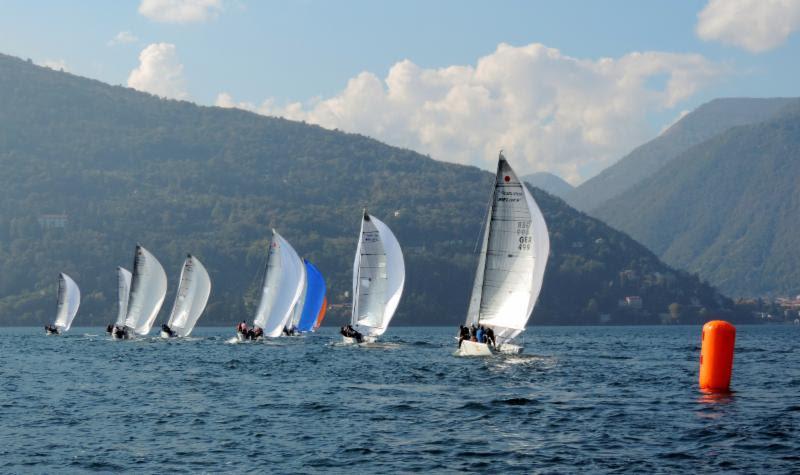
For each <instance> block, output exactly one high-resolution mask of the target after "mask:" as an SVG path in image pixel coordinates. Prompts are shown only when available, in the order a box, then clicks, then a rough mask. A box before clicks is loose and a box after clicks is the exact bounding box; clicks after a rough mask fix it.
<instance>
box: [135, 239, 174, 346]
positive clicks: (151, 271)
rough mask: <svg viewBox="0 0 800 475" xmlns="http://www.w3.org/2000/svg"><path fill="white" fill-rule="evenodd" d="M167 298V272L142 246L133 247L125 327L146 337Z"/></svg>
mask: <svg viewBox="0 0 800 475" xmlns="http://www.w3.org/2000/svg"><path fill="white" fill-rule="evenodd" d="M166 295H167V273H166V272H164V267H163V266H162V265H161V263H160V262H158V259H156V257H155V256H154V255H153V254H151V253H150V251H148V250H147V249H145V248H144V247H142V246H141V245H137V246H136V257H135V259H134V261H133V278H132V279H131V291H130V298H129V299H128V313H127V315H126V317H125V326H126V327H128V328H131V329H133V331H134V332H136V334H138V335H147V334H148V333H150V329H151V328H152V327H153V323H154V322H155V320H156V316H157V315H158V311H159V310H161V305H162V304H163V303H164V297H166Z"/></svg>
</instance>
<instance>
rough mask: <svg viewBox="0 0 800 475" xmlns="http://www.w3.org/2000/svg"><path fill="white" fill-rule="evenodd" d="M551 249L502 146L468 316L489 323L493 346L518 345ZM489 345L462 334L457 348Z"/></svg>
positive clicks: (479, 351) (467, 352)
mask: <svg viewBox="0 0 800 475" xmlns="http://www.w3.org/2000/svg"><path fill="white" fill-rule="evenodd" d="M549 253H550V238H549V236H548V234H547V224H546V223H545V221H544V216H542V212H541V210H540V209H539V206H538V205H537V204H536V201H534V199H533V196H531V194H530V192H529V191H528V189H527V188H526V187H525V185H524V184H523V183H522V182H521V181H520V180H519V179H518V178H517V174H516V173H514V170H513V169H512V168H511V166H510V165H509V164H508V162H507V161H506V159H505V157H504V156H503V153H502V152H500V158H499V160H498V163H497V174H496V175H495V182H494V189H493V192H492V198H491V201H490V203H489V212H488V213H487V217H486V225H485V227H484V233H483V245H482V247H481V253H480V256H479V258H478V268H477V271H476V272H475V282H474V285H473V287H472V296H471V297H470V301H469V310H468V311H467V321H466V326H467V327H470V326H472V325H475V326H483V327H486V328H491V329H492V331H493V332H494V335H495V338H494V339H495V344H494V347H495V348H494V349H495V350H497V351H500V352H503V353H519V352H521V351H522V347H521V346H520V345H518V344H515V343H514V339H515V338H516V337H517V336H518V335H519V334H520V333H522V332H523V331H525V326H526V325H527V323H528V319H529V318H530V315H531V312H532V311H533V307H534V305H535V304H536V300H537V299H538V297H539V292H540V291H541V289H542V282H543V280H544V271H545V267H546V265H547V257H548V255H549ZM492 350H493V349H492V348H491V347H490V345H489V344H487V343H480V342H473V341H469V340H463V341H461V343H460V346H459V351H458V353H459V354H460V355H462V356H483V355H490V354H491V353H492Z"/></svg>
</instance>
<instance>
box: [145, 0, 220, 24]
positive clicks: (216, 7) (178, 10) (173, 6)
mask: <svg viewBox="0 0 800 475" xmlns="http://www.w3.org/2000/svg"><path fill="white" fill-rule="evenodd" d="M221 11H222V0H142V3H140V4H139V13H140V14H141V15H143V16H145V17H147V18H149V19H150V20H153V21H158V22H162V23H200V22H204V21H207V20H210V19H212V18H215V17H216V16H217V15H218V14H219V13H220V12H221Z"/></svg>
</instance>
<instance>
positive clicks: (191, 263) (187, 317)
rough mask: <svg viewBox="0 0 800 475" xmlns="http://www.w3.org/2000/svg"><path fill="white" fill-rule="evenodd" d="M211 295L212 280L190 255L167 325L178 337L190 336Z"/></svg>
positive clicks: (197, 260)
mask: <svg viewBox="0 0 800 475" xmlns="http://www.w3.org/2000/svg"><path fill="white" fill-rule="evenodd" d="M209 295H211V278H210V277H209V275H208V271H207V270H206V268H205V267H204V266H203V264H202V263H201V262H200V260H199V259H197V258H196V257H194V256H192V255H191V254H189V255H188V256H187V257H186V260H185V261H184V263H183V269H182V270H181V278H180V284H179V285H178V292H177V293H176V294H175V303H174V304H173V305H172V312H171V313H170V316H169V321H168V322H167V325H168V326H169V327H170V328H171V329H172V331H174V332H175V334H176V335H177V336H181V337H184V336H189V334H190V333H192V329H194V326H195V324H196V323H197V320H198V319H199V318H200V315H202V314H203V310H205V308H206V304H207V303H208V297H209Z"/></svg>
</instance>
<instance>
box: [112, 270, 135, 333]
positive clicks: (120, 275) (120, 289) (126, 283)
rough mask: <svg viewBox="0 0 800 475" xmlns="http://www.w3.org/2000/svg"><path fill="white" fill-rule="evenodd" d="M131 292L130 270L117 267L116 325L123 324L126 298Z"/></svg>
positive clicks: (125, 314)
mask: <svg viewBox="0 0 800 475" xmlns="http://www.w3.org/2000/svg"><path fill="white" fill-rule="evenodd" d="M130 294H131V272H130V271H129V270H128V269H124V268H122V267H117V299H118V300H117V307H118V311H117V321H116V323H115V325H116V326H117V327H123V326H125V317H126V316H127V314H128V298H130Z"/></svg>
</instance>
